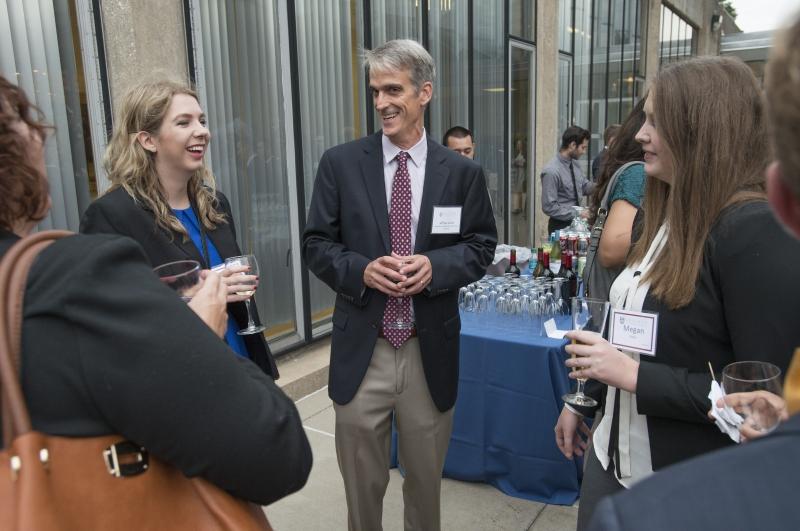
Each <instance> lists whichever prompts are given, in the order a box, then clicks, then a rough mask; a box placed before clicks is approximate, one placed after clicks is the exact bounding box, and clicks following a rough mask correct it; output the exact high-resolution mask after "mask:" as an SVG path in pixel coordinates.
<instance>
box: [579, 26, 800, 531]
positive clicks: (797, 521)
mask: <svg viewBox="0 0 800 531" xmlns="http://www.w3.org/2000/svg"><path fill="white" fill-rule="evenodd" d="M798 50H800V19H797V20H796V21H795V23H794V25H793V26H792V28H791V29H789V30H788V31H787V32H786V33H784V34H783V35H782V36H781V38H779V39H778V40H777V41H776V46H775V48H773V52H772V57H771V58H770V61H769V63H768V65H767V78H766V93H767V112H768V117H769V120H770V125H771V132H772V143H773V146H774V147H775V153H776V154H777V159H778V160H776V161H775V162H773V163H772V164H771V165H770V166H769V168H768V169H767V174H766V177H767V191H768V196H769V202H770V204H771V206H772V209H773V211H774V212H775V215H776V216H777V217H778V219H779V220H780V221H781V222H782V223H783V225H784V226H785V227H786V229H787V230H788V231H790V232H791V233H792V234H793V235H795V236H796V237H797V238H800V154H798V152H797V149H796V146H797V144H798V143H800V76H799V75H798V74H797V73H798V72H800V53H798ZM799 380H800V349H798V350H797V351H795V355H794V360H793V362H792V365H791V367H790V368H789V371H788V373H787V376H786V379H785V382H784V388H785V390H784V394H785V397H786V399H787V400H786V402H787V406H788V410H789V413H794V416H792V417H790V418H789V420H787V421H786V422H785V423H784V424H783V425H782V426H781V427H779V428H778V430H777V431H776V432H775V433H773V434H770V435H767V436H765V437H761V438H758V439H755V440H751V441H749V442H747V443H746V444H742V445H739V446H735V447H731V448H727V449H725V450H721V451H718V452H713V453H711V454H707V455H705V456H701V457H698V458H696V459H692V460H690V461H685V462H683V463H680V464H678V465H676V466H673V467H671V468H667V469H665V470H663V471H661V472H658V473H657V474H655V475H653V476H652V477H650V478H648V479H646V480H644V481H642V482H641V483H639V484H638V485H636V486H634V487H633V488H632V489H631V490H629V491H627V492H622V493H619V494H616V495H614V496H611V497H609V498H606V499H605V500H604V501H602V502H601V503H600V504H599V505H598V507H597V509H596V510H595V513H594V519H593V520H592V525H591V526H590V528H591V529H592V530H622V529H626V530H627V529H630V530H634V529H648V530H650V531H658V530H665V531H666V530H673V529H681V530H684V531H687V530H689V531H690V530H697V531H701V530H702V531H708V530H714V529H720V530H722V529H725V530H731V529H742V530H750V529H800V505H798V502H797V485H798V483H799V482H800V400H798V397H799V396H800V388H798V386H799V385H800V381H799ZM748 394H749V393H745V394H743V395H748ZM731 396H735V395H730V396H729V397H728V398H731ZM726 400H727V399H726Z"/></svg>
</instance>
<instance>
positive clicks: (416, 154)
mask: <svg viewBox="0 0 800 531" xmlns="http://www.w3.org/2000/svg"><path fill="white" fill-rule="evenodd" d="M381 144H382V146H383V164H384V165H386V164H389V163H390V162H391V161H393V160H394V158H395V157H396V156H397V154H398V153H400V152H401V151H405V152H406V153H408V156H409V158H410V159H411V162H413V163H414V165H415V166H417V167H418V168H419V167H421V166H422V165H423V164H424V163H425V159H426V158H427V157H428V137H427V135H426V134H425V128H424V127H423V128H422V138H420V139H419V142H417V143H416V144H414V145H413V146H412V147H411V149H401V148H399V147H397V146H396V145H394V144H392V141H391V140H389V137H388V136H386V135H383V134H382V135H381Z"/></svg>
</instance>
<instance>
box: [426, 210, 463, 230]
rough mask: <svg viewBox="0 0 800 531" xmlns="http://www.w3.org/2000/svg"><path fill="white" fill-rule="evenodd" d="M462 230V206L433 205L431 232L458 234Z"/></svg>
mask: <svg viewBox="0 0 800 531" xmlns="http://www.w3.org/2000/svg"><path fill="white" fill-rule="evenodd" d="M459 232H461V207H460V206H454V207H444V206H435V207H433V222H432V223H431V234H458V233H459Z"/></svg>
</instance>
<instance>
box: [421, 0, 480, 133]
mask: <svg viewBox="0 0 800 531" xmlns="http://www.w3.org/2000/svg"><path fill="white" fill-rule="evenodd" d="M468 23H469V1H468V0H447V1H446V2H431V3H430V10H429V11H428V32H429V40H428V42H429V46H428V49H429V51H430V52H431V56H433V61H434V64H435V65H436V81H435V82H434V84H433V101H432V102H431V104H430V116H431V130H430V131H428V134H429V135H430V136H432V137H433V138H434V139H437V140H441V139H442V136H443V135H444V133H445V131H447V130H448V129H450V128H451V127H453V126H454V125H460V126H462V127H467V128H468V127H469V125H470V124H469V70H468V68H469V34H468V28H467V25H468Z"/></svg>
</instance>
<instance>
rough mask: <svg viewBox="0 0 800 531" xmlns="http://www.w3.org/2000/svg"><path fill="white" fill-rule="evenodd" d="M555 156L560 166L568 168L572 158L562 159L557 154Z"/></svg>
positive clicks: (559, 154)
mask: <svg viewBox="0 0 800 531" xmlns="http://www.w3.org/2000/svg"><path fill="white" fill-rule="evenodd" d="M557 156H558V160H560V161H561V164H563V165H564V166H569V165H570V163H571V162H572V157H562V156H561V153H558V154H557Z"/></svg>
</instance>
